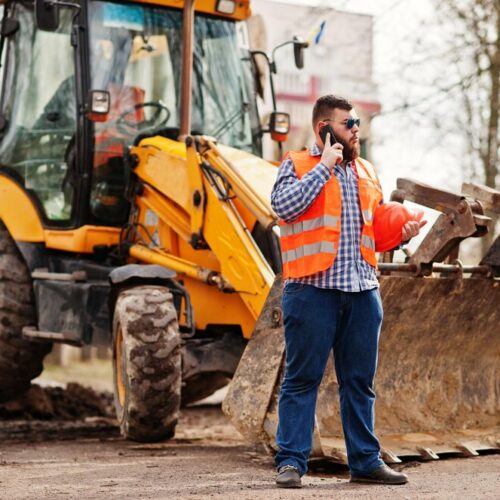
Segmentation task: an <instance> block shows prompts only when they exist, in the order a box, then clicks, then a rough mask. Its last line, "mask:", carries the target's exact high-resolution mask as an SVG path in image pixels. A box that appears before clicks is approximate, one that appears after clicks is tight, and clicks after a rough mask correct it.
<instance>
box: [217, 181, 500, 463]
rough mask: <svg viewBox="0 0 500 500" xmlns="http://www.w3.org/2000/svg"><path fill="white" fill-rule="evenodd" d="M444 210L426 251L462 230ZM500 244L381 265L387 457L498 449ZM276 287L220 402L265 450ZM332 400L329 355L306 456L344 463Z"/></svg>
mask: <svg viewBox="0 0 500 500" xmlns="http://www.w3.org/2000/svg"><path fill="white" fill-rule="evenodd" d="M407 187H408V186H407ZM499 194H500V193H499ZM399 195H401V193H399ZM448 201H449V200H448ZM462 201H463V198H461V199H460V203H462ZM450 203H451V202H450ZM471 203H472V202H471ZM449 216H450V217H451V220H453V221H454V223H453V224H451V226H450V228H451V229H450V231H451V232H452V234H451V233H450V234H451V236H450V234H448V235H447V234H446V224H445V223H446V220H441V221H440V223H439V225H438V229H437V231H438V232H437V233H436V235H434V236H431V238H430V241H431V246H432V249H433V251H434V250H436V248H437V247H436V241H435V239H436V238H438V237H440V238H442V239H443V240H442V246H443V247H444V246H447V247H448V248H447V251H448V252H451V251H453V250H456V248H454V247H453V245H451V244H450V241H451V240H452V239H454V240H457V241H456V244H457V245H458V243H459V241H460V240H461V239H463V238H465V237H467V235H465V233H464V234H462V235H460V231H458V230H457V227H456V226H457V218H456V217H455V215H454V213H453V212H450V214H449ZM470 216H471V217H472V218H473V220H475V221H476V223H477V225H476V226H475V227H474V228H473V227H472V226H470V227H468V229H467V230H466V231H465V230H464V231H465V232H467V231H469V232H471V235H472V234H474V235H477V233H478V232H480V233H483V232H484V231H483V230H482V229H481V228H484V224H485V219H484V217H483V216H480V214H477V213H475V214H474V213H471V214H470ZM466 222H467V224H468V223H469V222H470V220H469V221H466ZM467 224H466V223H464V224H463V226H462V229H463V227H467ZM458 225H459V226H460V224H458ZM443 228H445V229H443ZM478 228H479V229H478ZM459 229H460V228H459ZM457 231H458V232H457ZM431 232H432V231H431ZM430 234H431V233H430ZM457 235H458V236H457ZM464 235H465V236H464ZM499 242H500V238H499V239H497V241H496V242H495V243H494V244H493V246H492V247H491V250H490V252H489V253H488V255H487V257H485V259H483V261H482V262H481V264H480V265H479V266H462V265H461V264H460V263H454V264H446V263H443V264H437V263H433V262H426V261H425V259H424V258H422V260H420V261H419V260H418V259H419V255H425V254H426V252H427V254H428V253H429V246H426V245H425V240H424V242H423V243H422V244H423V245H424V247H423V248H421V247H419V249H417V251H416V252H415V253H414V255H413V256H412V257H411V258H410V259H409V262H408V263H403V264H396V263H385V264H382V263H381V264H380V268H381V271H382V272H381V274H382V275H381V276H380V277H379V279H380V288H381V294H382V300H383V303H384V323H383V327H382V333H381V338H380V350H379V363H378V370H377V376H376V381H375V391H376V394H377V401H376V432H377V435H378V437H379V439H380V442H381V446H382V457H383V459H384V460H385V461H386V462H387V463H395V462H399V461H400V460H401V459H402V458H409V457H418V458H421V459H424V460H431V459H437V458H439V457H440V456H442V455H443V454H446V455H447V456H448V455H450V454H454V455H456V456H472V455H476V454H478V452H480V451H485V450H498V449H500V418H499V416H500V404H499V398H498V394H500V279H499V276H500V243H499ZM412 258H413V261H412ZM488 259H489V260H488ZM486 264H488V265H486ZM391 273H392V274H391ZM464 276H468V277H464ZM281 289H282V283H281V279H280V278H279V277H278V278H277V279H276V282H275V284H274V286H273V289H272V292H271V294H270V295H269V298H268V301H267V302H266V304H265V306H264V309H263V311H262V314H261V316H260V318H259V321H258V323H257V328H256V330H255V334H254V336H253V337H252V339H251V340H250V341H249V343H248V345H247V348H246V351H245V352H244V354H243V357H242V359H241V362H240V365H239V366H238V369H237V371H236V373H235V376H234V378H233V381H232V382H231V385H230V389H229V392H228V395H227V397H226V400H225V401H224V405H223V409H224V411H225V412H226V413H227V414H228V415H229V417H230V419H231V420H232V422H233V423H234V425H235V426H236V427H237V428H238V429H239V430H240V431H241V432H242V434H243V435H244V436H246V437H247V438H248V439H250V440H252V441H254V442H261V443H264V444H265V445H267V446H269V447H271V448H274V447H275V444H274V443H275V434H276V427H277V418H278V417H277V400H278V394H279V385H280V380H281V377H282V372H283V367H284V338H283V326H282V322H281V314H280V309H279V306H280V296H281ZM338 399H339V398H338V385H337V380H336V377H335V371H334V368H333V356H331V359H330V361H329V363H328V366H327V369H326V372H325V375H324V377H323V381H322V383H321V386H320V389H319V395H318V403H317V408H316V424H317V426H316V429H315V433H314V444H313V451H312V454H311V457H326V458H327V457H329V458H331V459H333V460H335V461H337V462H343V463H345V462H346V459H347V457H346V452H345V445H344V439H343V435H342V426H341V421H340V412H339V402H338Z"/></svg>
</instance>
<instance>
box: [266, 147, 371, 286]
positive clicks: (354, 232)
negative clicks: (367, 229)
mask: <svg viewBox="0 0 500 500" xmlns="http://www.w3.org/2000/svg"><path fill="white" fill-rule="evenodd" d="M310 154H311V156H317V157H318V164H317V165H316V166H315V167H314V168H313V169H312V170H310V171H309V172H308V173H307V174H305V175H304V176H303V177H302V178H301V179H300V180H299V178H298V177H297V174H296V173H295V168H294V166H293V162H292V160H291V159H288V160H285V161H284V162H283V163H282V164H281V166H280V169H279V172H278V178H277V179H276V183H275V185H274V187H273V191H272V193H271V205H272V207H273V209H274V211H275V212H276V214H277V215H278V217H279V218H280V219H282V220H284V221H285V222H292V221H293V220H295V219H296V218H297V217H299V216H300V215H302V214H303V213H304V212H305V211H306V210H307V209H308V208H309V206H310V205H311V203H312V202H313V201H314V200H315V199H316V198H317V196H318V195H319V193H320V192H321V190H322V189H323V186H324V185H325V183H326V182H327V181H328V179H329V178H330V175H331V174H330V170H329V169H328V167H327V166H326V165H323V164H322V163H321V162H320V157H321V150H320V148H319V146H318V145H317V144H314V146H313V147H312V148H311V150H310ZM333 174H334V175H335V177H336V178H337V180H338V182H339V185H340V191H341V196H342V213H341V219H340V224H341V226H340V231H341V234H340V241H339V251H338V253H337V257H336V258H335V261H334V263H333V266H332V267H330V268H328V269H326V270H325V271H321V272H319V273H315V274H311V275H310V276H305V277H304V278H293V279H290V280H289V281H290V282H298V283H305V284H308V285H313V286H316V287H318V288H335V289H337V290H342V291H344V292H361V291H363V290H371V289H373V288H377V287H378V280H377V274H376V271H375V269H374V268H373V267H372V266H370V264H368V262H366V261H365V259H364V258H363V257H362V255H361V251H360V239H361V230H362V228H363V218H362V215H361V209H360V206H359V195H358V174H357V173H356V169H354V168H352V166H351V164H350V163H348V164H347V167H346V169H345V170H344V169H343V168H342V167H341V166H340V165H335V167H334V169H333Z"/></svg>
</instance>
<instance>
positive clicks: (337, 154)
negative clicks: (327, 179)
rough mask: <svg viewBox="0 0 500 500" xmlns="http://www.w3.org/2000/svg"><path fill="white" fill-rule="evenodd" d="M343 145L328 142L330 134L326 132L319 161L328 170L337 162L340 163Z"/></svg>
mask: <svg viewBox="0 0 500 500" xmlns="http://www.w3.org/2000/svg"><path fill="white" fill-rule="evenodd" d="M343 149H344V146H342V144H339V143H338V142H336V143H335V144H333V145H332V144H330V134H326V141H325V147H324V148H323V154H322V155H321V163H323V165H326V166H327V167H328V168H329V169H330V172H331V171H332V170H333V167H334V166H335V165H336V164H337V163H342V160H343V156H342V150H343Z"/></svg>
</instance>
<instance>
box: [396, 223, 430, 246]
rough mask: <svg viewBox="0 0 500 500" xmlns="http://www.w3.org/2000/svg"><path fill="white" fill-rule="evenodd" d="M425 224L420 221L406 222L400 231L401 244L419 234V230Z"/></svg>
mask: <svg viewBox="0 0 500 500" xmlns="http://www.w3.org/2000/svg"><path fill="white" fill-rule="evenodd" d="M426 224H427V221H426V220H421V221H420V222H418V221H416V220H411V221H408V222H407V223H406V224H405V225H404V226H403V229H402V230H401V240H402V241H403V243H406V242H407V241H410V240H411V239H412V238H413V237H415V236H417V234H418V233H420V229H421V228H422V227H424V226H425V225H426Z"/></svg>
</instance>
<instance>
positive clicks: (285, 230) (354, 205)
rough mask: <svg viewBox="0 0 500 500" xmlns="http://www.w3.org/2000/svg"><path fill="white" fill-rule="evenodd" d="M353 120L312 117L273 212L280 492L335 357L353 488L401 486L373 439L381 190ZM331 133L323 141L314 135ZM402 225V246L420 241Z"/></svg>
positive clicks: (303, 458) (339, 103)
mask: <svg viewBox="0 0 500 500" xmlns="http://www.w3.org/2000/svg"><path fill="white" fill-rule="evenodd" d="M359 123H360V122H359V119H358V117H357V115H356V112H355V111H354V109H353V106H352V104H351V103H350V102H349V101H347V100H345V99H343V98H340V97H335V96H333V95H326V96H323V97H320V98H319V99H318V100H317V101H316V103H315V105H314V109H313V117H312V125H313V129H314V135H315V137H316V144H315V145H314V146H313V148H312V149H311V150H305V151H301V152H290V153H289V154H288V155H287V158H286V159H285V161H284V162H283V163H282V165H281V166H280V170H279V173H278V178H277V181H276V184H275V186H274V188H273V191H272V194H271V203H272V206H273V209H274V210H275V212H276V214H277V215H278V217H279V218H280V219H281V221H280V225H281V246H282V253H283V275H284V278H285V279H286V282H285V283H286V284H285V288H284V292H283V315H284V325H285V342H286V370H285V378H284V380H283V384H282V387H281V393H280V399H279V424H278V432H277V436H276V443H277V445H278V448H279V451H278V453H277V455H276V465H277V468H278V477H277V479H276V483H277V485H278V486H279V487H300V485H301V479H300V477H301V476H302V475H304V474H305V473H306V471H307V459H308V457H309V453H310V450H311V443H312V433H313V428H314V418H315V417H314V415H315V406H316V397H317V393H318V387H319V384H320V382H321V379H322V376H323V372H324V370H325V367H326V363H327V360H328V356H329V354H330V351H331V350H332V349H333V353H334V359H335V370H336V373H337V380H338V383H339V393H340V410H341V417H342V425H343V430H344V435H345V441H346V448H347V456H348V461H349V468H350V472H351V481H353V482H374V483H379V484H380V483H382V484H404V483H406V482H407V480H408V479H407V476H406V475H405V474H401V473H398V472H395V471H393V470H392V469H390V468H389V467H387V466H386V465H385V464H384V462H383V461H382V460H381V458H380V445H379V442H378V440H377V438H376V436H375V434H374V403H375V394H374V392H373V379H374V376H375V370H376V364H377V352H378V339H379V333H380V328H381V323H382V304H381V300H380V294H379V290H378V281H377V277H376V265H377V264H376V262H377V261H376V255H375V240H374V233H373V227H372V222H373V213H374V211H375V208H376V207H377V206H378V205H379V204H380V203H381V202H382V191H381V189H380V184H379V182H378V179H377V176H376V173H375V171H374V169H373V167H372V166H371V165H370V164H369V163H368V162H367V161H366V160H362V159H361V158H359ZM326 125H330V126H331V127H332V129H333V133H334V135H335V138H336V141H337V142H335V143H334V144H331V143H330V135H331V134H328V135H327V136H326V140H325V141H324V142H323V140H322V139H321V136H320V130H321V129H322V128H323V127H324V126H326ZM421 225H423V223H421V224H420V225H419V223H418V222H414V221H412V222H408V223H406V224H405V225H404V227H403V229H402V240H403V241H406V240H409V239H410V238H412V237H413V236H415V235H416V234H418V232H419V227H420V226H421Z"/></svg>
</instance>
